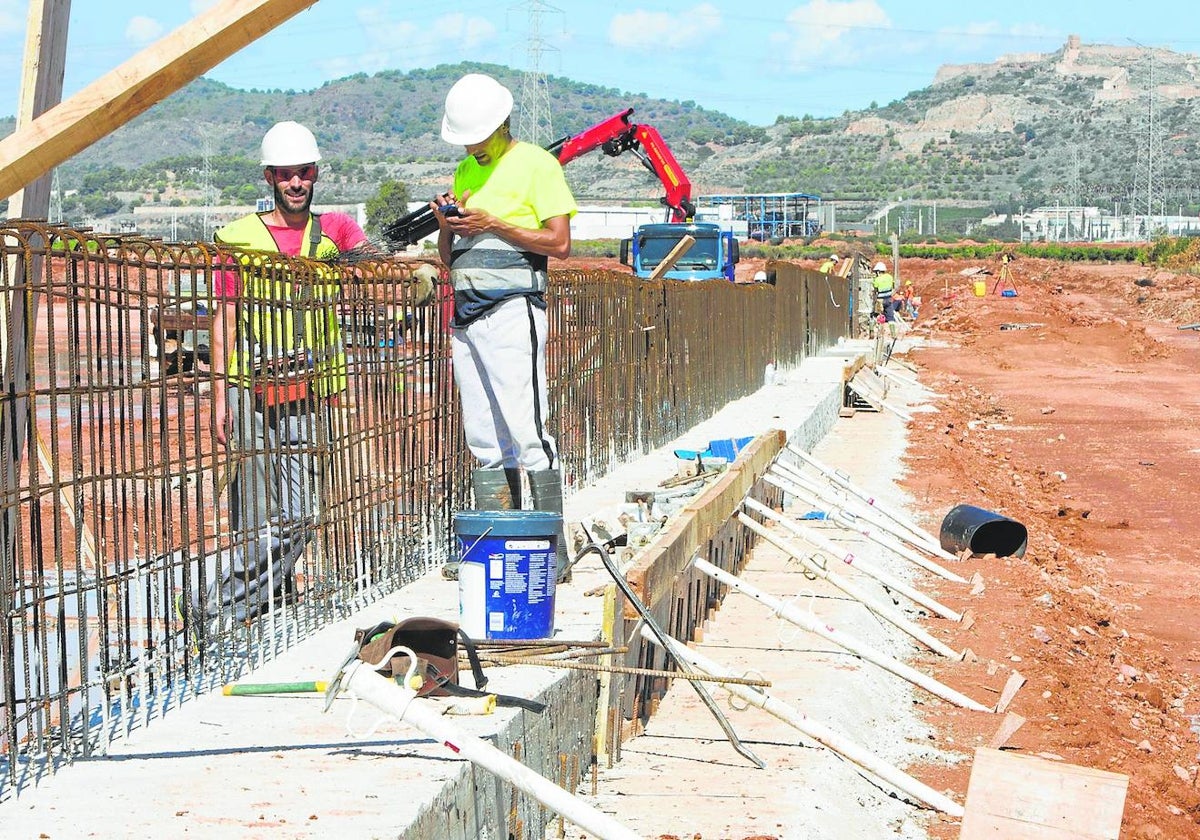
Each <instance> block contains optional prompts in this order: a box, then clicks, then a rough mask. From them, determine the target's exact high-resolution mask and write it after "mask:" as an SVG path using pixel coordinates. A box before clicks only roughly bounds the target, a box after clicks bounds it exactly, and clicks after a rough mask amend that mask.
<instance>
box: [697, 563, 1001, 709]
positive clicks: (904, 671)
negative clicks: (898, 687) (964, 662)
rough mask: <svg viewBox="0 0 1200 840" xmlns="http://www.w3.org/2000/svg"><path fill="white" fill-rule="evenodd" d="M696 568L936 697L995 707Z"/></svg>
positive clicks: (732, 579)
mask: <svg viewBox="0 0 1200 840" xmlns="http://www.w3.org/2000/svg"><path fill="white" fill-rule="evenodd" d="M692 563H693V565H695V567H696V570H697V571H699V572H703V573H704V574H706V575H708V576H709V577H711V578H712V579H713V580H716V581H718V582H720V583H723V584H725V585H726V586H729V587H731V588H733V589H736V590H737V591H738V592H741V593H742V594H743V595H746V596H748V597H750V598H753V599H754V600H755V601H758V602H759V603H760V604H762V605H763V606H766V607H768V608H770V610H771V611H772V612H774V613H775V614H776V615H778V616H779V617H780V618H782V619H783V620H784V621H787V622H790V623H792V624H795V625H796V626H797V627H799V628H800V629H802V630H807V631H808V632H810V633H812V634H814V635H816V636H820V637H821V638H822V639H824V640H825V641H827V642H832V643H833V644H835V645H837V646H838V647H840V648H842V649H843V650H848V651H850V652H851V653H853V654H855V655H856V656H861V657H862V658H863V659H865V660H866V661H868V662H870V663H871V664H872V665H878V666H879V667H880V668H882V669H884V670H885V671H887V672H888V673H891V674H895V675H896V676H897V677H900V679H902V680H907V681H908V682H910V683H912V684H913V685H915V686H917V687H918V688H923V689H925V690H926V691H928V692H929V693H930V694H932V695H933V696H935V697H940V698H942V699H943V700H945V701H947V702H950V703H953V704H954V705H956V706H961V707H962V708H964V709H971V710H972V711H975V712H988V713H991V712H992V711H993V710H992V709H990V708H988V707H987V706H984V705H983V704H982V703H977V702H975V701H974V700H972V699H971V698H970V697H967V696H966V695H965V694H962V693H961V692H958V691H955V690H954V689H953V688H951V687H950V686H948V685H946V684H945V683H942V682H939V681H938V680H936V679H934V678H933V677H931V676H929V675H928V674H925V673H922V672H921V671H918V670H917V669H916V668H914V667H912V666H911V665H908V664H906V663H904V662H901V661H900V660H899V659H897V658H896V657H894V656H890V655H888V654H886V653H884V652H883V651H880V650H876V649H875V648H873V647H871V646H870V645H869V644H867V643H866V642H864V641H863V640H862V639H859V638H858V637H857V636H854V635H852V634H850V633H846V632H844V631H841V630H838V629H837V628H836V627H834V626H833V625H831V624H830V623H829V622H828V621H822V620H818V619H817V617H816V616H815V615H813V614H812V613H808V612H805V611H803V610H801V609H798V608H797V607H795V606H792V605H791V604H789V603H787V602H785V601H784V600H783V599H781V598H777V597H776V596H774V595H771V594H770V593H768V592H763V591H762V590H761V589H759V588H758V587H756V586H754V585H753V584H750V583H747V582H746V581H745V580H743V579H742V578H739V577H736V576H734V575H731V574H729V572H727V571H725V570H724V569H722V568H720V567H718V566H714V565H713V564H712V563H709V562H708V561H707V560H704V559H702V558H700V557H697V558H695V559H694V560H693V561H692Z"/></svg>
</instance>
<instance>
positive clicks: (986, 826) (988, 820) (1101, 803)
mask: <svg viewBox="0 0 1200 840" xmlns="http://www.w3.org/2000/svg"><path fill="white" fill-rule="evenodd" d="M1128 788H1129V777H1128V776H1125V775H1122V774H1119V773H1109V772H1107V771H1104V770H1093V769H1092V768H1090V767H1080V766H1078V765H1074V764H1066V763H1064V762H1058V761H1047V760H1045V759H1042V758H1034V757H1032V756H1024V755H1015V754H1013V753H1006V752H1002V751H1001V750H995V749H990V748H988V747H979V748H978V749H976V750H975V762H974V764H973V765H972V767H971V780H970V782H969V783H968V785H967V802H966V806H965V813H964V815H963V822H962V831H961V833H960V834H959V838H960V840H983V839H984V838H987V840H996V838H1004V840H1117V837H1118V835H1119V834H1120V832H1121V815H1122V813H1123V812H1124V810H1125V794H1126V791H1127V790H1128Z"/></svg>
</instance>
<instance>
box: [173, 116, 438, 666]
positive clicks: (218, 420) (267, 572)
mask: <svg viewBox="0 0 1200 840" xmlns="http://www.w3.org/2000/svg"><path fill="white" fill-rule="evenodd" d="M320 160H321V153H320V151H319V150H318V148H317V141H316V138H315V137H314V136H313V134H312V132H311V131H309V129H308V128H306V127H305V126H303V125H300V124H299V123H296V122H291V121H286V122H280V123H276V124H275V125H274V126H272V127H271V129H270V130H269V131H267V133H266V135H265V136H264V137H263V139H262V166H263V178H264V179H265V180H266V182H267V184H268V185H269V186H270V187H271V190H272V192H273V193H274V196H275V208H274V209H273V210H269V211H266V212H263V213H252V214H249V215H247V216H243V217H242V218H239V219H236V220H234V221H232V222H230V223H229V224H227V225H225V226H224V227H222V228H221V229H219V230H218V231H217V232H216V234H215V239H216V242H217V243H218V244H219V245H224V246H228V247H230V248H234V249H238V252H237V253H236V254H232V255H230V256H228V258H227V259H228V262H227V265H228V266H229V268H228V270H217V271H215V272H214V277H213V295H214V298H215V299H216V300H217V304H216V307H215V310H214V312H213V323H212V336H213V341H212V368H213V370H214V371H224V372H225V374H226V387H217V388H214V389H213V415H212V416H213V424H214V434H215V437H216V439H217V442H218V443H220V444H222V445H226V446H228V448H229V449H230V454H231V459H232V461H233V462H234V463H236V464H237V467H236V471H235V473H234V475H233V477H232V478H231V479H230V480H229V481H228V484H227V485H226V489H227V491H228V504H229V520H230V526H231V528H232V529H233V531H234V532H235V533H238V534H239V535H240V539H239V541H238V543H237V545H235V546H234V548H233V550H232V551H231V553H230V555H229V561H228V563H227V564H226V565H225V566H224V568H223V569H221V570H220V572H219V575H218V578H217V579H216V580H214V581H213V583H212V585H211V586H210V587H209V588H208V591H207V592H206V593H204V594H203V596H201V597H198V598H191V597H190V596H189V597H188V598H186V599H185V598H183V597H180V599H178V601H177V608H178V611H179V614H180V617H181V618H182V619H183V621H184V624H185V627H186V629H187V630H188V632H189V634H191V635H192V637H193V640H194V641H196V642H197V643H199V642H200V641H202V640H203V639H205V638H207V637H208V636H210V635H211V634H212V633H213V632H214V631H216V630H217V629H218V628H219V627H221V626H222V625H225V626H228V625H229V624H231V623H233V622H243V621H247V620H249V619H252V618H254V617H256V616H258V615H260V614H262V613H264V612H265V611H266V610H267V609H268V608H269V607H270V606H271V605H272V604H273V603H278V602H280V601H281V600H282V599H283V598H284V597H287V596H290V595H293V594H294V589H295V580H294V574H295V565H296V561H297V560H298V559H299V558H300V555H301V553H302V552H303V551H304V548H305V546H306V545H307V544H308V543H309V541H310V540H311V539H312V538H313V534H314V527H315V522H316V511H317V493H318V492H319V490H320V487H321V463H320V461H319V459H318V455H317V453H318V452H319V451H321V450H322V449H323V448H327V442H328V435H329V432H330V423H329V420H330V413H331V408H330V407H331V406H333V405H335V404H336V403H337V401H338V398H339V395H340V394H341V393H342V392H343V391H344V390H345V389H346V386H347V367H346V354H345V350H344V349H343V346H342V341H341V335H340V327H339V323H338V317H337V310H336V305H335V304H336V300H337V297H338V294H339V288H340V277H339V274H338V270H337V269H335V268H334V267H332V266H328V267H326V266H322V267H321V268H320V269H318V270H315V271H314V272H313V273H312V274H309V275H306V276H297V275H295V274H294V273H293V272H291V271H290V270H289V269H288V267H287V265H286V264H285V263H283V262H280V261H275V260H272V259H271V258H270V257H269V256H265V255H264V254H265V252H272V253H277V254H282V255H285V256H288V257H297V256H301V257H307V258H309V259H313V260H321V261H331V260H333V259H334V258H336V257H338V256H339V255H347V254H353V255H355V256H367V257H384V256H386V255H385V254H383V253H382V252H380V251H379V250H378V249H376V248H375V247H374V246H372V245H371V244H370V243H369V242H368V241H367V237H366V234H364V233H363V230H362V228H361V227H359V225H358V222H356V221H355V220H354V219H353V218H351V217H350V216H348V215H346V214H345V213H321V214H317V213H314V212H312V202H313V195H314V187H315V184H316V182H317V178H318V176H319V174H320V168H319V163H320ZM402 276H403V277H404V278H406V279H412V278H409V276H408V274H407V272H402ZM414 282H417V283H418V285H420V287H421V288H420V289H419V290H418V292H417V296H418V298H419V299H422V298H423V299H427V298H428V297H429V295H430V294H431V293H432V284H431V283H430V282H429V280H428V278H426V279H424V280H423V281H414Z"/></svg>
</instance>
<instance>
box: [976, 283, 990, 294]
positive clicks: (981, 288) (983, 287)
mask: <svg viewBox="0 0 1200 840" xmlns="http://www.w3.org/2000/svg"><path fill="white" fill-rule="evenodd" d="M986 294H987V283H986V282H984V281H983V280H976V281H975V297H983V296H984V295H986Z"/></svg>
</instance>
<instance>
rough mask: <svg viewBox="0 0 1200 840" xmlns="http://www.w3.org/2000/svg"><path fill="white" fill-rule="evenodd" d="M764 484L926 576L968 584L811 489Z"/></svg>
mask: <svg viewBox="0 0 1200 840" xmlns="http://www.w3.org/2000/svg"><path fill="white" fill-rule="evenodd" d="M763 480H764V481H766V482H767V483H768V484H770V485H772V486H774V487H778V488H779V489H780V490H782V491H784V492H785V493H790V494H791V495H793V496H795V497H796V498H798V499H801V500H802V501H804V502H805V503H806V504H810V505H816V506H818V507H820V508H821V510H822V512H823V513H824V514H825V516H826V517H827V518H830V519H832V520H833V521H834V522H835V523H837V524H838V525H841V526H842V527H843V528H846V529H847V530H850V531H854V532H855V533H857V534H862V535H863V536H864V537H866V538H867V539H868V540H870V541H871V542H873V543H875V544H876V545H878V546H881V547H882V548H886V549H887V550H888V551H891V552H893V553H895V554H896V555H898V556H900V557H902V558H904V559H905V560H908V561H909V562H910V563H915V564H916V565H918V566H920V567H921V568H922V569H925V570H926V571H927V572H933V573H934V574H935V575H937V576H938V577H943V578H945V579H946V580H950V581H954V582H955V583H968V582H969V581H967V579H966V578H964V577H963V576H962V575H959V574H955V573H954V572H952V571H950V570H949V569H947V568H944V567H943V566H940V565H938V564H937V563H934V562H933V561H932V560H929V559H927V558H926V557H925V556H924V555H921V554H918V553H917V552H916V550H914V549H912V548H909V547H908V546H906V545H904V544H903V543H901V542H900V540H898V539H894V538H890V537H888V536H885V535H884V534H879V533H876V532H875V531H872V530H871V529H870V528H865V527H863V525H864V523H868V524H872V525H874V524H875V523H871V522H869V520H867V519H865V518H863V517H860V516H858V515H857V514H855V513H853V512H851V511H848V510H846V509H845V508H841V507H838V506H837V505H834V504H832V503H831V502H830V500H828V499H824V498H822V497H821V495H820V494H819V493H817V492H816V491H814V490H812V489H810V488H808V487H802V486H801V485H799V484H797V483H795V482H793V481H789V480H787V479H786V478H784V477H783V475H782V473H770V472H768V473H767V474H766V475H764V476H763Z"/></svg>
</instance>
